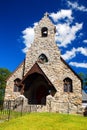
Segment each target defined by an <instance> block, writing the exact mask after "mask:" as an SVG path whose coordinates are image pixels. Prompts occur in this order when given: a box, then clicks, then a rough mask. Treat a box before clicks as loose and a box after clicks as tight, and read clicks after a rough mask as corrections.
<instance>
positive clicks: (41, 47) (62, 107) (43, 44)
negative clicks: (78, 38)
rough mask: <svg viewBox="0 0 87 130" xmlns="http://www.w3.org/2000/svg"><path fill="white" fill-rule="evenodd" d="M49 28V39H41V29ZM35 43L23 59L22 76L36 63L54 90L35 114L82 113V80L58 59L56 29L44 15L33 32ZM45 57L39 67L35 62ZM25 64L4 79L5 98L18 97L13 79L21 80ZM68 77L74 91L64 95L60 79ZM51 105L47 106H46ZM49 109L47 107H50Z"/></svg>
mask: <svg viewBox="0 0 87 130" xmlns="http://www.w3.org/2000/svg"><path fill="white" fill-rule="evenodd" d="M43 27H46V28H47V29H48V36H47V37H42V36H41V29H42V28H43ZM34 31H35V35H34V42H33V43H32V44H31V47H30V48H29V50H28V52H27V53H26V58H25V71H24V75H26V73H27V72H28V71H29V70H30V69H31V67H32V66H33V65H34V64H35V63H36V62H37V64H38V65H39V66H40V68H41V69H42V71H43V72H44V73H45V75H46V76H47V77H48V78H49V80H50V81H51V83H52V84H53V85H54V87H55V89H56V90H57V91H56V93H55V95H54V97H50V96H49V95H48V96H47V97H46V105H45V106H43V107H42V108H40V109H38V111H49V109H50V111H52V112H60V113H68V112H69V113H81V108H82V93H81V79H80V78H79V77H78V75H77V74H76V73H75V72H74V71H73V70H72V69H71V68H70V67H69V65H67V64H66V63H65V61H64V60H63V59H62V58H61V54H60V50H59V49H58V46H57V44H56V43H55V26H54V25H53V23H52V22H51V20H50V19H49V17H48V16H47V15H44V17H43V18H42V19H41V20H40V21H39V23H38V25H37V26H36V27H35V29H34ZM42 53H43V54H45V55H46V56H47V58H48V62H46V63H44V64H41V63H40V62H38V57H39V55H40V54H42ZM23 66H24V62H23V63H22V64H21V65H20V66H19V67H18V68H17V69H16V70H15V71H14V72H13V74H12V75H11V76H10V77H9V78H8V79H7V84H6V91H5V99H13V100H14V99H15V98H17V96H19V95H20V93H19V92H14V79H16V78H20V79H22V75H23ZM66 77H69V78H70V79H72V84H73V92H72V93H68V92H64V89H63V88H64V82H63V80H64V79H65V78H66ZM49 103H50V105H49ZM49 107H50V108H49ZM38 108H39V107H38Z"/></svg>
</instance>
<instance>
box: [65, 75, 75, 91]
mask: <svg viewBox="0 0 87 130" xmlns="http://www.w3.org/2000/svg"><path fill="white" fill-rule="evenodd" d="M63 82H64V92H73V86H72V80H71V79H70V78H68V77H67V78H65V79H64V80H63Z"/></svg>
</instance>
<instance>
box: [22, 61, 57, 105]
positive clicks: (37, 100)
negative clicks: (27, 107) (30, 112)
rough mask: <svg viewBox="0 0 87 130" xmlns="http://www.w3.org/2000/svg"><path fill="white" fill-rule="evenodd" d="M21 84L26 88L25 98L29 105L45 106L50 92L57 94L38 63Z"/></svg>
mask: <svg viewBox="0 0 87 130" xmlns="http://www.w3.org/2000/svg"><path fill="white" fill-rule="evenodd" d="M21 83H22V84H24V86H25V87H24V96H25V97H26V98H27V99H28V103H29V104H36V105H38V104H41V105H45V104H46V96H47V95H49V91H52V92H53V93H55V92H56V89H55V87H54V86H53V84H52V83H51V82H50V80H49V79H48V77H47V76H46V75H45V73H44V72H43V71H42V69H41V68H40V66H39V65H38V64H37V63H35V64H34V65H33V66H32V68H31V69H30V70H29V71H28V73H27V74H26V75H25V76H24V78H23V79H22V81H21Z"/></svg>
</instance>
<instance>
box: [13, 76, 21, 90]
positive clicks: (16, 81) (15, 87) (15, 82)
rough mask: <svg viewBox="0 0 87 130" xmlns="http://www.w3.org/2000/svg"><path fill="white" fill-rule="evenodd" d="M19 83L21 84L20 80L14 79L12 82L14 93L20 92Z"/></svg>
mask: <svg viewBox="0 0 87 130" xmlns="http://www.w3.org/2000/svg"><path fill="white" fill-rule="evenodd" d="M20 82H21V79H19V78H16V79H15V80H14V92H20V87H19V85H20Z"/></svg>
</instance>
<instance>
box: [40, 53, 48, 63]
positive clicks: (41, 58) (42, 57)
mask: <svg viewBox="0 0 87 130" xmlns="http://www.w3.org/2000/svg"><path fill="white" fill-rule="evenodd" d="M38 61H39V62H40V63H45V62H48V58H47V57H46V55H44V54H41V55H40V56H39V57H38Z"/></svg>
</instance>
